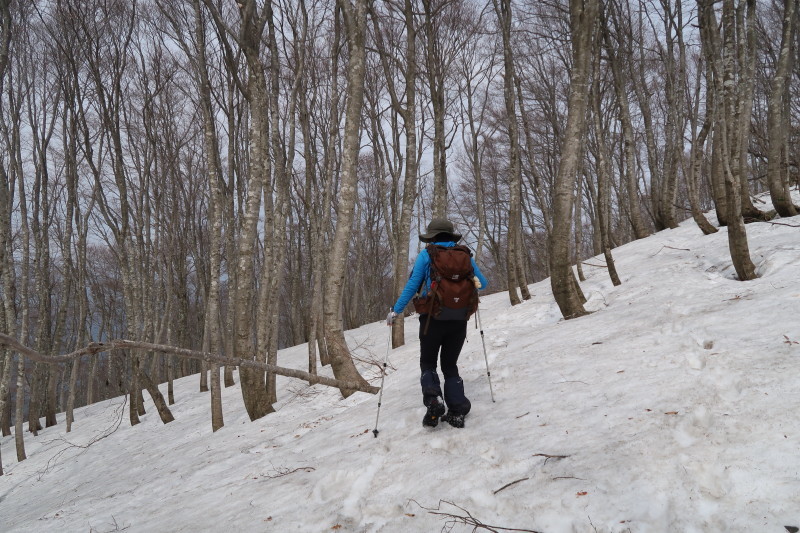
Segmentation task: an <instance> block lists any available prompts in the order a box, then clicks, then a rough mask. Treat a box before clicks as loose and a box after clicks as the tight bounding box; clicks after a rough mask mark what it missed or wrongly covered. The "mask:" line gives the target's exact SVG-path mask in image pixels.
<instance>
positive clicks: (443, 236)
mask: <svg viewBox="0 0 800 533" xmlns="http://www.w3.org/2000/svg"><path fill="white" fill-rule="evenodd" d="M419 240H421V241H422V242H436V241H443V240H448V241H453V242H458V241H460V240H461V234H459V233H456V231H455V228H454V227H453V223H452V222H450V221H449V220H447V219H446V218H434V219H433V220H431V223H430V224H428V231H427V232H426V233H423V234H421V235H420V236H419Z"/></svg>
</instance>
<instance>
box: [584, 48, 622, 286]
mask: <svg viewBox="0 0 800 533" xmlns="http://www.w3.org/2000/svg"><path fill="white" fill-rule="evenodd" d="M600 52H601V48H600V43H599V42H598V43H597V52H596V54H595V63H594V64H595V69H594V71H595V81H594V86H593V89H592V95H591V98H592V116H593V117H594V131H595V138H596V139H597V163H596V168H597V207H596V210H597V221H598V225H599V226H600V243H601V246H602V249H603V256H604V257H605V259H606V268H607V269H608V276H609V277H610V278H611V283H612V284H613V285H614V286H615V287H617V286H619V285H621V284H622V282H621V281H620V279H619V275H618V274H617V267H616V265H615V264H614V256H613V255H612V254H611V239H610V238H609V234H610V233H611V216H610V214H611V213H610V211H611V179H612V178H611V165H610V163H609V155H608V150H607V145H606V135H605V129H604V128H603V121H602V112H601V108H600V104H601V100H602V95H601V94H600ZM587 181H588V178H587Z"/></svg>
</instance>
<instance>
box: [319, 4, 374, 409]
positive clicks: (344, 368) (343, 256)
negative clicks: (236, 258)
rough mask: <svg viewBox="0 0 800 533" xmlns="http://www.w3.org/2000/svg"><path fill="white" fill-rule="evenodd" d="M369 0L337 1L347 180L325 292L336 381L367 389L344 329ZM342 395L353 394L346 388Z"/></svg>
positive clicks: (341, 194) (341, 193)
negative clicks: (342, 35) (343, 45)
mask: <svg viewBox="0 0 800 533" xmlns="http://www.w3.org/2000/svg"><path fill="white" fill-rule="evenodd" d="M367 2H368V0H356V3H355V4H354V5H353V4H350V0H338V5H339V6H340V7H341V9H342V13H343V14H344V21H345V30H346V34H347V42H348V48H349V51H350V57H349V61H348V64H347V104H346V111H345V126H344V137H343V145H342V177H341V183H340V190H339V211H338V218H337V221H336V232H335V235H334V239H333V242H332V243H331V250H330V260H329V261H328V268H329V271H328V282H327V286H326V288H325V312H324V325H325V340H326V342H327V346H328V350H329V352H330V356H331V366H332V368H333V374H334V376H336V379H340V380H343V381H354V382H359V383H364V384H366V380H364V378H363V377H361V375H360V374H359V373H358V370H357V369H356V366H355V364H354V363H353V359H352V357H351V355H350V350H349V348H348V347H347V341H346V340H345V338H344V331H343V328H342V301H343V290H344V277H345V274H346V271H347V248H348V244H349V241H350V237H351V235H352V227H353V214H354V210H355V201H356V194H357V185H358V151H359V147H360V139H359V137H360V136H359V131H360V124H361V108H362V106H363V103H364V74H365V55H366V49H365V34H366V11H367ZM341 392H342V395H343V396H344V397H347V396H349V395H350V394H352V393H353V392H354V391H353V390H347V389H343V390H342V391H341Z"/></svg>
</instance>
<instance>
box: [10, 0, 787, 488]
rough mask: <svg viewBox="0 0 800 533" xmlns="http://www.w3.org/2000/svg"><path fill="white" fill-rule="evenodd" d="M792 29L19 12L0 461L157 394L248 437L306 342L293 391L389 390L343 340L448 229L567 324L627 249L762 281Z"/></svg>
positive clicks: (764, 17)
mask: <svg viewBox="0 0 800 533" xmlns="http://www.w3.org/2000/svg"><path fill="white" fill-rule="evenodd" d="M798 3H800V0H782V1H777V0H762V1H761V2H756V1H755V0H718V1H712V0H687V1H685V2H682V1H681V0H677V1H674V0H544V1H541V0H536V1H530V2H528V1H524V0H523V1H518V0H277V1H273V0H237V1H231V0H169V1H167V0H36V1H21V0H0V25H1V27H2V34H0V298H1V299H2V305H0V333H2V334H4V335H6V336H7V337H8V338H12V339H14V340H15V343H16V344H15V343H12V342H6V343H4V344H3V343H0V429H1V430H2V433H3V435H9V434H10V433H11V428H12V427H13V428H14V431H15V435H16V447H17V458H18V460H22V459H24V458H25V443H24V439H23V434H24V432H25V431H28V432H31V433H33V434H34V435H36V433H37V431H39V430H40V429H41V427H42V424H44V425H45V426H51V425H54V424H56V423H57V418H56V414H57V413H60V412H66V413H67V415H66V424H67V430H69V428H70V426H71V424H72V423H73V414H72V413H73V409H75V408H77V407H79V406H82V405H86V404H89V403H93V402H96V401H99V400H102V399H105V398H110V397H113V396H118V395H128V397H129V400H130V402H129V405H130V409H129V415H130V423H131V424H136V423H138V421H139V417H140V416H141V415H143V414H144V403H143V396H142V394H143V391H145V393H146V394H149V395H150V396H152V397H153V399H154V401H155V402H156V405H157V408H158V411H159V414H160V415H161V418H162V420H164V421H165V422H166V421H168V420H169V419H171V414H170V413H169V404H171V403H173V402H174V401H176V399H175V398H174V397H173V392H172V381H173V380H174V379H177V378H180V377H183V376H187V375H190V374H198V375H199V378H198V386H199V389H200V390H201V391H204V392H205V391H208V392H209V398H210V403H211V412H212V417H211V418H212V427H213V429H214V430H216V429H218V428H220V427H222V426H223V424H224V421H223V419H222V410H221V403H220V402H221V399H220V398H221V395H220V388H221V387H223V386H230V385H232V384H233V383H234V377H235V376H236V374H234V371H235V370H236V367H238V379H239V380H240V382H241V389H242V401H243V405H244V408H245V409H246V410H247V413H248V415H249V416H250V418H251V419H257V418H260V417H262V416H264V415H267V414H268V413H270V412H272V410H273V407H272V405H273V404H274V403H275V402H276V401H277V395H276V388H275V376H276V374H279V373H280V372H283V370H280V369H279V361H278V350H279V349H280V348H283V347H286V346H291V345H297V344H301V343H305V342H307V343H308V368H307V372H305V373H299V374H297V375H295V376H294V377H298V378H300V379H306V380H307V381H308V382H309V383H311V382H314V380H313V379H312V376H314V375H316V374H317V371H318V369H319V367H320V365H330V367H331V369H332V371H333V374H334V379H333V380H331V381H330V383H327V384H329V385H332V386H337V387H339V388H340V390H341V392H342V394H343V395H345V396H347V395H349V394H351V393H352V392H354V391H355V390H372V389H373V387H370V385H369V384H368V383H367V381H366V380H365V379H364V378H363V377H362V376H361V375H360V374H359V372H358V370H357V368H356V365H355V362H354V360H353V358H352V356H351V353H350V349H349V347H348V345H347V342H346V339H345V335H344V331H345V330H346V329H349V328H353V327H357V326H359V325H362V324H365V323H367V322H371V321H375V320H378V319H379V318H381V317H382V316H383V315H384V314H385V312H386V309H388V307H389V306H390V305H391V303H393V302H394V299H395V298H396V296H397V294H398V293H399V291H400V289H401V288H402V286H403V285H404V283H405V280H406V276H407V273H408V270H409V257H410V256H411V257H413V255H414V254H415V253H416V252H417V251H418V245H417V244H416V242H417V239H416V235H417V233H418V230H419V229H420V228H421V227H424V226H425V225H426V224H427V222H428V221H429V220H430V218H431V217H433V216H447V217H449V218H450V219H451V220H453V221H454V222H455V223H456V224H457V229H458V230H459V231H460V232H462V233H463V234H464V236H465V240H466V242H467V244H468V245H469V246H470V247H471V248H472V249H473V250H474V251H475V254H476V259H477V261H478V262H479V263H480V265H481V268H482V270H483V271H484V273H486V274H487V277H488V278H489V279H490V281H491V284H492V288H493V289H494V290H496V291H507V292H508V297H509V300H510V303H511V304H517V303H520V302H521V301H523V300H525V299H527V298H530V293H529V292H528V291H529V284H531V283H533V282H536V281H540V280H542V279H545V278H547V277H548V276H549V277H550V280H551V284H552V287H553V294H554V296H555V299H556V301H557V303H558V305H559V307H560V309H561V311H562V314H563V315H564V317H565V318H573V317H579V316H582V315H584V314H586V310H585V308H584V303H585V298H584V296H583V293H582V291H581V287H580V283H581V277H582V265H581V261H582V260H584V259H587V258H589V257H595V256H600V257H601V258H602V259H600V258H596V259H594V262H595V263H596V262H597V261H598V260H600V261H604V262H605V266H606V268H607V269H608V272H609V275H610V276H611V279H612V281H613V283H614V284H619V283H621V282H624V278H625V273H624V272H619V273H618V272H617V271H616V268H615V267H614V262H613V249H614V248H615V247H616V246H619V245H621V244H624V243H626V242H630V241H632V240H634V239H638V238H643V237H645V236H647V235H649V234H651V233H653V232H655V231H661V230H664V229H668V228H674V227H676V226H677V224H678V223H679V222H681V221H682V220H684V219H687V218H690V217H691V218H693V219H694V221H695V223H696V224H697V227H698V231H699V232H700V231H702V232H703V233H705V234H709V233H713V232H716V231H718V230H719V229H720V228H721V227H723V228H726V231H727V232H728V240H729V244H730V252H731V262H732V265H733V267H734V268H735V271H736V273H737V277H738V279H740V280H748V279H752V278H753V277H754V276H755V275H756V269H755V266H754V264H753V260H752V259H751V257H750V254H749V248H748V241H747V232H746V224H747V223H748V222H752V221H759V220H768V219H770V218H772V217H774V216H776V215H780V216H793V215H796V214H797V209H798V208H797V206H795V205H793V204H792V201H791V197H790V195H789V188H790V186H792V185H794V184H797V183H798V179H799V178H798V175H799V169H798V156H799V155H800V154H799V150H798V121H799V120H800V108H798V99H797V98H795V96H796V95H797V92H798V89H800V61H798V57H797V56H798V50H799V49H800V46H798V45H799V44H800V43H798V31H797V30H798V24H799V22H798V18H800V17H798V13H797V11H798ZM764 192H767V193H768V194H769V195H770V197H771V199H772V203H773V204H774V206H775V211H773V212H765V210H764V209H763V208H760V207H759V201H758V199H757V198H756V196H755V195H757V194H760V193H764ZM708 212H712V213H713V214H714V215H715V216H713V217H711V218H708V217H707V216H706V213H708ZM621 280H622V281H621ZM402 328H403V321H397V322H396V324H395V326H394V331H393V345H394V346H399V345H400V344H402V342H403V336H404V332H403V329H402ZM387 334H388V331H387ZM114 339H128V340H129V341H133V342H128V343H117V344H113V345H111V344H110V345H108V346H104V347H102V349H101V348H99V347H98V346H99V345H97V344H94V345H93V346H95V348H92V349H84V348H86V347H87V346H90V345H92V343H110V342H111V341H112V340H114ZM170 349H173V350H172V351H170ZM81 350H83V351H81ZM181 350H183V351H181ZM37 354H38V355H37ZM63 354H77V355H76V356H74V357H62V358H61V359H59V360H58V361H55V362H54V361H51V360H48V357H52V356H57V355H63ZM192 354H194V355H192ZM203 354H205V355H203ZM209 354H212V355H213V356H209ZM40 355H41V356H44V357H39V356H40ZM242 360H244V361H247V362H248V363H247V364H241V365H239V364H236V362H237V361H242ZM276 369H277V370H276ZM301 374H302V375H301ZM284 375H285V374H284ZM318 382H319V381H318ZM161 383H168V386H167V389H166V390H167V397H166V398H163V397H162V393H161V392H160V391H159V388H158V386H157V385H158V384H161ZM343 384H346V385H347V386H345V385H343ZM178 400H179V399H178ZM26 421H27V422H28V425H27V428H25V430H24V429H23V423H24V422H26ZM0 474H2V462H0Z"/></svg>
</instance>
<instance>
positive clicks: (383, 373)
mask: <svg viewBox="0 0 800 533" xmlns="http://www.w3.org/2000/svg"><path fill="white" fill-rule="evenodd" d="M391 347H392V328H391V327H390V328H389V342H388V343H387V344H386V356H385V357H384V358H383V367H382V368H381V391H380V392H379V393H378V414H376V415H375V429H373V430H372V434H373V435H375V438H376V439H377V438H378V419H379V418H380V416H381V400H383V380H384V378H385V377H386V361H388V360H389V350H390V349H391Z"/></svg>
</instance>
